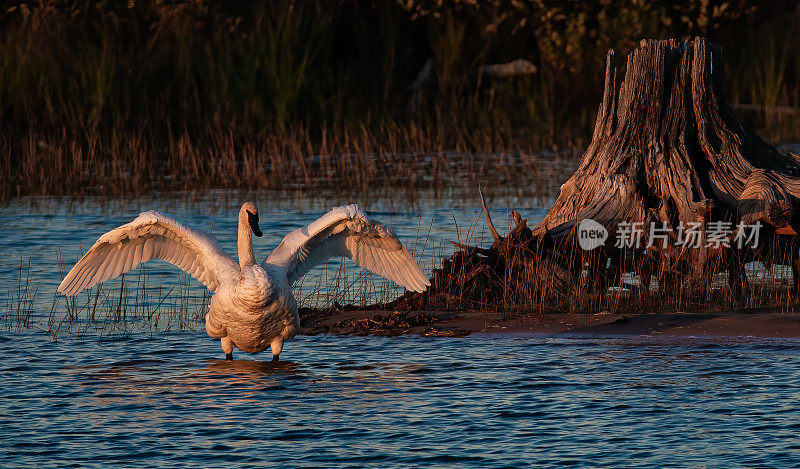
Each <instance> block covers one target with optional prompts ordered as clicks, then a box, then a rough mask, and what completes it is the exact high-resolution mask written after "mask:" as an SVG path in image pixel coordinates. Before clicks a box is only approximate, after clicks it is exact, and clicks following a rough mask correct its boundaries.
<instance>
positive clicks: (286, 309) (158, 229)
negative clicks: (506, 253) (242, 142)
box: [58, 202, 430, 360]
mask: <svg viewBox="0 0 800 469" xmlns="http://www.w3.org/2000/svg"><path fill="white" fill-rule="evenodd" d="M251 232H252V233H255V235H256V236H261V230H260V229H259V227H258V206H257V205H256V204H255V203H253V202H245V203H244V204H243V205H242V208H241V210H239V263H238V264H237V263H236V261H235V260H233V258H231V257H230V256H228V255H227V254H225V253H224V252H223V251H222V249H221V248H220V246H219V244H218V243H217V240H216V239H215V238H214V237H213V236H211V235H209V234H206V233H203V232H200V231H198V230H195V229H193V228H191V227H189V226H188V225H185V224H183V223H181V222H180V221H178V220H176V219H175V218H172V217H170V216H169V215H165V214H163V213H159V212H155V211H150V212H144V213H141V214H140V215H139V216H138V217H137V218H136V219H135V220H133V221H132V222H130V223H128V224H125V225H122V226H120V227H119V228H115V229H113V230H111V231H109V232H108V233H106V234H104V235H103V236H101V237H100V239H98V240H97V242H96V243H95V244H94V246H92V248H91V249H89V251H87V252H86V254H85V255H84V256H83V257H82V258H81V260H79V261H78V263H77V264H75V267H73V268H72V270H70V272H69V273H68V274H67V276H66V277H64V280H63V281H62V282H61V285H59V287H58V291H59V292H61V293H63V294H65V295H67V296H72V295H75V294H77V293H78V292H80V291H82V290H84V289H86V288H89V287H92V286H94V285H96V284H98V283H100V282H103V281H105V280H108V279H111V278H114V277H117V276H118V275H120V274H123V273H125V272H127V271H129V270H131V269H133V268H135V267H136V266H138V265H139V264H141V263H142V262H147V261H148V260H150V259H163V260H165V261H167V262H169V263H171V264H174V265H176V266H178V267H180V268H181V269H183V270H185V271H186V272H188V273H189V274H190V275H191V276H192V277H194V278H196V279H197V280H199V281H200V282H202V283H203V285H205V286H206V288H208V289H209V290H211V292H212V293H214V295H213V296H212V297H211V304H210V305H209V311H208V314H206V332H207V333H208V335H210V336H211V337H213V338H215V339H220V343H221V345H222V349H223V350H224V351H225V358H226V359H228V360H230V359H232V358H233V347H234V346H236V347H237V348H239V349H240V350H243V351H245V352H250V353H256V352H261V351H262V350H266V349H267V348H271V349H272V358H273V360H277V359H278V355H280V353H281V350H282V349H283V343H284V341H286V340H288V339H291V338H292V337H294V336H295V334H297V331H298V329H299V327H300V318H299V316H298V315H297V302H296V301H295V299H294V295H293V294H292V288H291V286H292V284H294V283H295V282H296V281H297V280H298V279H299V278H300V277H302V276H303V275H304V274H305V273H306V272H308V271H309V270H310V269H311V268H313V267H314V266H316V265H319V264H320V263H322V262H324V261H325V260H327V259H329V258H331V257H336V256H341V257H349V258H351V259H353V261H355V263H356V264H358V265H359V266H361V267H364V268H366V269H368V270H370V271H372V272H374V273H376V274H378V275H381V276H383V277H386V278H388V279H390V280H392V281H394V282H395V283H398V284H400V285H403V286H404V287H406V288H408V289H409V290H412V291H417V292H422V291H425V289H426V288H427V287H428V286H430V282H428V279H427V278H426V277H425V275H423V273H422V271H421V270H420V268H419V266H418V265H417V263H416V262H414V259H413V258H412V257H411V254H410V253H409V252H408V250H407V249H406V248H405V247H404V246H403V245H402V244H401V243H400V240H399V239H397V235H395V233H394V232H393V231H392V230H391V229H389V228H387V227H386V226H384V225H382V224H381V223H378V222H377V221H375V220H372V219H371V218H369V217H367V215H366V214H365V213H364V212H363V211H361V210H359V208H358V206H356V205H345V206H342V207H337V208H334V209H333V210H331V211H330V212H328V213H326V214H325V215H323V216H322V217H321V218H319V219H318V220H316V221H314V222H313V223H311V224H310V225H308V226H306V227H303V228H300V229H297V230H294V231H292V232H291V233H289V234H288V235H286V237H284V238H283V241H281V243H280V245H278V247H277V248H275V249H274V250H273V251H272V253H270V255H269V256H268V257H267V258H266V259H265V260H264V262H263V263H262V264H261V265H258V264H256V262H255V255H254V254H253V240H252V236H251Z"/></svg>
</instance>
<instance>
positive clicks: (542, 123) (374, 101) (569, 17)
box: [0, 0, 800, 200]
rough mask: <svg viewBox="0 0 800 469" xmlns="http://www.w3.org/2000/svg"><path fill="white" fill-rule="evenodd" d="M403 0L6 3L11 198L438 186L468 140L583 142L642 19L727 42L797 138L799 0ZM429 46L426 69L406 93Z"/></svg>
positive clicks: (758, 115)
mask: <svg viewBox="0 0 800 469" xmlns="http://www.w3.org/2000/svg"><path fill="white" fill-rule="evenodd" d="M402 3H403V5H404V6H403V7H401V6H400V3H391V4H389V5H377V4H376V5H366V4H363V2H341V3H340V2H322V1H315V0H309V1H277V2H267V3H263V2H257V3H254V4H252V5H250V4H240V5H239V6H236V5H233V4H227V3H225V2H202V1H201V2H182V1H178V2H169V3H162V2H152V3H147V2H137V3H135V4H133V7H129V6H128V5H127V4H124V3H121V4H98V3H95V2H86V3H82V2H79V3H77V4H69V3H62V2H42V3H38V4H35V5H31V4H27V3H25V4H23V3H18V4H15V3H11V4H10V5H12V6H11V7H10V8H6V9H7V11H6V16H5V17H4V18H3V19H1V20H0V152H2V154H4V155H7V157H6V158H3V159H2V161H0V200H7V199H8V198H10V197H14V196H18V195H22V194H69V195H77V196H81V195H87V194H104V195H108V196H115V195H126V196H134V195H136V194H139V193H143V192H145V191H149V190H151V189H159V190H185V189H187V188H193V189H197V188H237V189H250V188H276V187H279V188H285V187H287V186H289V187H293V188H297V189H298V190H308V189H310V188H311V187H319V186H332V187H334V188H344V187H343V186H345V184H344V183H343V182H342V181H347V183H346V186H347V187H348V188H349V187H356V188H358V189H359V190H363V189H366V188H385V187H387V185H388V187H390V188H396V186H399V185H405V184H409V181H414V180H415V179H417V178H418V177H419V175H421V174H424V175H425V179H426V183H427V184H429V185H430V186H436V185H437V184H441V183H442V179H441V178H439V176H438V175H439V172H440V171H443V168H448V167H451V166H452V162H453V158H452V155H453V154H457V155H459V157H460V158H459V165H461V168H460V170H462V171H463V170H466V169H468V168H469V167H471V166H473V165H474V164H475V161H474V159H473V157H472V155H473V154H477V155H479V157H477V158H476V159H477V160H478V162H479V164H481V165H484V166H486V165H489V164H493V166H494V167H495V168H500V167H502V166H503V164H504V163H503V162H499V161H497V159H496V158H494V157H493V156H492V155H497V154H507V153H512V154H517V153H519V154H528V155H531V154H538V153H539V152H540V150H542V149H554V148H561V149H565V148H566V149H577V148H581V147H582V146H583V145H584V144H585V141H586V138H587V137H588V136H589V135H590V132H589V131H590V126H591V123H592V121H593V118H594V115H595V108H596V105H597V102H598V101H599V93H600V92H601V91H602V89H601V88H602V87H601V86H600V85H599V80H600V77H601V73H602V66H603V60H604V57H605V49H606V48H608V47H614V48H616V49H617V51H618V53H619V54H620V56H621V55H623V54H624V53H625V52H627V50H629V49H630V48H631V47H634V46H635V45H636V43H637V41H638V38H640V37H665V36H670V37H678V38H685V37H690V36H691V35H693V34H705V35H709V36H710V37H711V38H712V40H715V41H717V42H720V43H722V44H723V46H725V47H726V50H728V51H729V53H728V54H727V62H728V68H729V75H730V76H729V82H730V96H731V97H732V101H733V102H736V103H743V104H746V105H748V106H750V108H748V109H753V110H752V111H742V112H744V113H746V114H747V115H746V116H745V117H746V118H747V119H748V120H750V121H751V122H753V123H754V124H755V125H756V126H757V130H758V131H759V132H761V133H762V134H764V135H766V136H767V137H768V138H769V139H771V140H772V141H778V142H779V141H792V140H793V139H799V138H800V127H799V126H800V124H799V123H800V119H797V118H796V112H797V109H798V108H800V92H799V91H798V90H800V78H798V75H799V74H800V69H799V68H798V67H799V66H800V65H799V64H800V61H798V59H797V57H798V54H797V53H796V52H797V50H798V47H799V44H800V42H798V41H800V40H798V37H800V35H798V34H796V33H795V31H797V29H798V24H800V20H798V18H800V16H798V15H800V12H793V11H792V10H791V9H787V8H788V7H787V8H784V9H785V10H786V14H782V15H773V16H772V17H769V18H766V19H765V18H764V17H762V16H763V15H765V14H767V13H760V15H762V16H758V15H756V16H753V15H752V14H751V13H752V12H750V11H749V10H748V11H744V10H742V11H738V10H736V8H734V7H732V6H731V5H727V3H728V2H724V1H722V0H714V1H713V2H711V3H712V4H713V5H712V6H709V7H708V8H709V9H711V10H714V12H717V11H719V12H722V13H720V15H721V16H720V17H719V18H717V17H716V16H713V15H712V17H711V19H712V20H714V21H717V22H718V23H719V27H716V26H717V25H715V24H707V21H708V18H705V20H703V18H704V17H703V15H702V14H700V15H699V16H696V15H694V14H693V13H691V12H693V11H695V10H696V9H697V8H699V7H696V5H688V6H687V5H684V6H680V5H677V6H673V5H666V4H665V5H661V6H657V5H656V6H653V5H651V4H650V3H649V2H644V3H641V2H633V3H631V4H628V3H626V2H623V1H620V5H614V4H611V5H601V6H598V5H594V4H593V3H592V2H577V3H574V4H573V3H570V4H564V5H556V4H553V5H549V6H547V5H544V4H542V5H539V6H536V5H533V4H531V5H528V6H527V7H525V8H533V9H534V10H535V11H533V10H532V11H530V12H528V13H525V12H524V11H522V10H517V9H514V8H511V9H508V11H505V10H504V8H506V7H504V6H503V5H501V4H499V3H497V2H490V3H491V5H488V4H487V8H488V9H487V10H481V9H480V8H477V7H472V6H468V5H460V6H458V7H457V8H456V7H454V8H452V11H450V12H446V13H447V14H438V13H437V11H438V10H440V9H442V8H444V7H442V6H441V5H439V6H435V5H434V6H431V5H428V6H425V5H427V4H426V2H402ZM723 4H724V5H727V6H726V7H725V8H722V7H721V6H722V5H723ZM620 6H621V7H624V8H620ZM718 6H719V7H720V8H717V7H718ZM428 7H431V8H428ZM712 7H713V8H712ZM498 8H499V9H500V10H496V9H498ZM542 8H544V9H547V8H550V9H552V13H553V15H543V16H541V15H539V13H540V12H539V10H537V9H542ZM659 8H661V10H660V9H659ZM702 8H705V7H702ZM702 8H701V9H702ZM765 8H766V7H764V8H762V9H763V10H765V11H767V10H768V9H765ZM445 9H446V8H445ZM684 9H687V11H688V12H689V13H687V12H685V11H683V10H684ZM523 10H524V9H523ZM595 10H597V11H595ZM770 11H771V10H770ZM781 11H783V10H781ZM424 12H427V13H424ZM492 12H494V13H492ZM587 12H588V13H587ZM610 12H616V14H610ZM439 13H441V12H439ZM495 13H496V14H495ZM792 13H794V14H792ZM587 14H588V15H589V16H587ZM716 14H717V13H714V15H716ZM525 15H527V16H525ZM748 15H750V16H748ZM540 16H541V18H550V19H546V20H542V19H538V18H539V17H540ZM587 17H596V18H597V21H596V22H587V21H585V19H586V18H587ZM672 17H674V18H678V19H680V21H678V22H675V23H668V22H666V19H668V18H672ZM750 17H753V18H756V19H757V20H758V21H760V22H761V26H759V27H757V28H756V27H753V25H751V24H749V23H748V22H749V21H750V19H749V18H750ZM524 18H528V19H529V20H530V21H528V22H523V21H522V19H524ZM659 18H660V19H659ZM534 19H535V21H534ZM501 20H502V21H501ZM701 20H703V21H706V23H703V24H700V23H702V21H701ZM496 21H500V23H499V24H495V23H496ZM540 21H545V22H544V23H540ZM695 21H696V22H697V24H695ZM753 21H755V20H753ZM687 22H688V23H687ZM490 26H491V27H490ZM584 37H591V38H592V40H583V39H581V38H584ZM428 57H433V58H434V59H435V62H436V65H435V76H434V82H433V83H432V84H431V85H430V86H428V87H427V88H426V89H425V90H424V96H423V97H424V99H423V103H422V107H421V108H420V109H419V111H418V112H417V113H410V112H409V111H408V109H407V107H406V105H407V103H408V102H409V99H410V95H411V86H410V84H411V83H412V82H413V81H414V79H415V77H416V75H417V73H418V72H419V70H420V69H421V68H422V65H423V64H424V63H425V61H426V60H427V58H428ZM517 57H526V58H529V59H531V60H533V61H534V62H536V64H537V66H539V72H538V74H536V75H532V76H526V77H518V78H515V79H513V80H505V81H504V80H490V79H486V78H481V79H476V71H477V70H478V69H479V67H480V66H482V65H485V64H487V63H496V62H502V61H506V60H510V59H514V58H517ZM787 109H788V110H789V111H791V112H793V113H794V114H791V113H789V114H787ZM567 153H571V151H570V152H567ZM569 163H570V161H569V160H567V161H565V162H564V164H569ZM510 169H511V170H517V169H519V170H530V168H529V167H522V168H510ZM398 181H402V182H398Z"/></svg>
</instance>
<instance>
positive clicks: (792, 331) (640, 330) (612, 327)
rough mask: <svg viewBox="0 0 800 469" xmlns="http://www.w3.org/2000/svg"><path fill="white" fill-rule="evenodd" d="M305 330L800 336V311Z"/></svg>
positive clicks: (369, 322) (401, 319)
mask: <svg viewBox="0 0 800 469" xmlns="http://www.w3.org/2000/svg"><path fill="white" fill-rule="evenodd" d="M300 319H301V324H302V325H301V333H302V334H307V335H315V334H353V335H379V336H397V335H404V334H413V335H421V336H426V337H463V336H467V335H470V334H475V333H481V334H486V333H489V334H494V333H501V334H503V333H514V334H555V335H558V334H577V335H587V336H595V335H601V336H604V335H666V336H687V337H688V336H695V337H698V336H718V337H765V338H800V313H796V312H780V311H775V310H774V309H773V310H769V309H764V310H752V311H747V312H716V313H683V312H672V313H652V314H648V313H641V314H627V313H626V314H611V313H597V314H567V313H565V314H554V313H548V314H531V315H514V316H513V317H512V316H510V315H508V314H502V313H494V312H480V311H415V312H407V311H361V310H347V309H335V310H334V309H331V310H310V309H304V310H301V312H300Z"/></svg>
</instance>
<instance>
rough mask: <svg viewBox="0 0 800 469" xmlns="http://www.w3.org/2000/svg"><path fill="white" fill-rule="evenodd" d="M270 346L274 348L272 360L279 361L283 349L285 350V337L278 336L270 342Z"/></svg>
mask: <svg viewBox="0 0 800 469" xmlns="http://www.w3.org/2000/svg"><path fill="white" fill-rule="evenodd" d="M269 348H271V349H272V361H274V362H276V361H278V356H279V355H280V354H281V350H283V339H281V338H280V337H278V338H277V339H275V340H273V341H272V343H271V344H269Z"/></svg>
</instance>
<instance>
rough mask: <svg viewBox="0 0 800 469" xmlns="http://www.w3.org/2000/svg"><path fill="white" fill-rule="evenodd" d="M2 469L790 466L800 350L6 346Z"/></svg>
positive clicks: (726, 345)
mask: <svg viewBox="0 0 800 469" xmlns="http://www.w3.org/2000/svg"><path fill="white" fill-rule="evenodd" d="M0 354H2V356H3V360H2V362H0V380H2V383H3V384H2V386H0V415H2V417H1V419H2V430H0V432H2V438H0V465H2V466H4V467H14V466H17V467H22V466H26V467H31V466H38V467H87V466H95V467H99V466H108V465H111V464H115V465H119V466H124V467H130V466H138V467H156V466H161V467H224V466H231V467H247V466H249V467H269V466H273V465H281V466H284V467H312V466H316V467H319V466H332V465H336V466H343V467H346V466H349V467H360V466H370V467H389V466H391V467H398V466H405V467H428V466H443V465H449V466H456V467H465V466H471V467H520V466H536V467H545V466H565V465H566V466H578V467H599V466H610V467H663V466H669V467H738V466H749V467H792V466H798V465H800V438H798V436H797V434H798V430H800V410H798V404H800V399H799V398H800V392H799V390H798V382H800V342H798V341H794V340H788V341H787V340H780V341H778V340H759V341H727V342H726V341H711V340H703V339H690V340H687V339H673V340H664V339H652V338H575V337H549V338H548V337H528V338H525V337H496V336H495V337H488V336H472V337H468V338H461V339H453V338H430V339H425V338H419V337H399V338H378V337H366V338H365V337H332V336H315V337H298V338H297V339H295V340H292V341H291V342H288V343H287V347H286V349H285V351H284V354H283V355H281V357H282V358H285V359H286V360H287V361H285V362H280V363H278V364H273V363H271V362H261V361H258V360H259V359H261V358H264V359H266V358H268V357H267V355H268V354H266V355H265V354H262V355H253V356H240V357H239V358H243V360H235V361H233V362H225V361H223V360H219V359H217V358H220V356H221V354H220V353H219V350H218V345H217V344H216V343H215V342H214V341H212V340H211V339H209V338H207V337H205V336H204V335H203V334H202V333H200V332H197V333H177V334H159V335H156V336H149V335H132V336H129V337H123V338H117V339H114V340H92V339H87V340H84V341H75V340H62V341H59V342H57V343H54V342H52V341H49V340H48V339H47V337H46V336H45V335H44V334H38V333H31V332H23V333H8V332H7V333H4V334H3V335H2V339H1V340H0Z"/></svg>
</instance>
